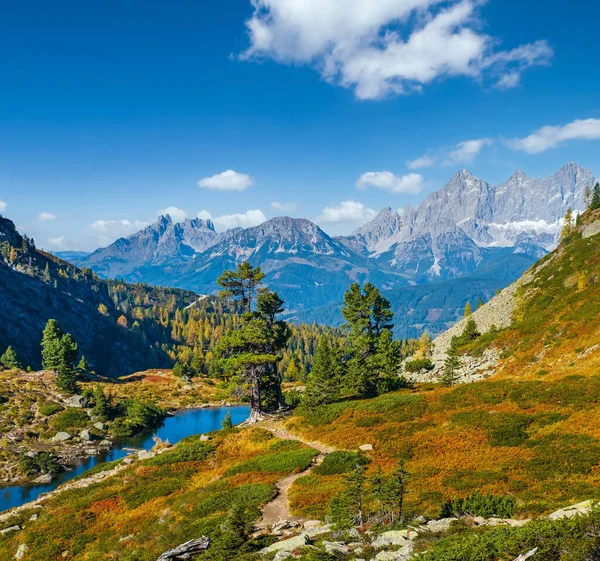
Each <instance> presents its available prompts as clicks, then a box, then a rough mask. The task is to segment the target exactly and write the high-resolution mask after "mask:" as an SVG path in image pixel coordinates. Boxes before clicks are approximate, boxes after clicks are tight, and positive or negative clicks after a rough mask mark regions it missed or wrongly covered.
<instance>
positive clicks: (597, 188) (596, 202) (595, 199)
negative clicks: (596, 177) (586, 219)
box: [590, 183, 600, 210]
mask: <svg viewBox="0 0 600 561" xmlns="http://www.w3.org/2000/svg"><path fill="white" fill-rule="evenodd" d="M599 208H600V183H596V185H594V189H593V190H592V198H591V200H590V210H597V209H599Z"/></svg>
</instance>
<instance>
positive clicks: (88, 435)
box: [79, 429, 92, 442]
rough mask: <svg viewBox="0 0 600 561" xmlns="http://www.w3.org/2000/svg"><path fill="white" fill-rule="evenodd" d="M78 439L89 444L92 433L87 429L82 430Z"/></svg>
mask: <svg viewBox="0 0 600 561" xmlns="http://www.w3.org/2000/svg"><path fill="white" fill-rule="evenodd" d="M79 438H81V440H85V441H87V442H89V441H90V440H92V433H91V432H90V431H89V430H88V429H83V430H82V431H81V432H80V433H79Z"/></svg>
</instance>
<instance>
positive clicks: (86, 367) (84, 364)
mask: <svg viewBox="0 0 600 561" xmlns="http://www.w3.org/2000/svg"><path fill="white" fill-rule="evenodd" d="M77 368H78V369H79V370H82V371H83V372H87V371H88V370H89V368H90V365H89V364H88V361H87V360H86V358H85V356H84V355H81V358H80V359H79V363H78V364H77Z"/></svg>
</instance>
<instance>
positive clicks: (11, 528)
mask: <svg viewBox="0 0 600 561" xmlns="http://www.w3.org/2000/svg"><path fill="white" fill-rule="evenodd" d="M20 529H21V526H19V525H14V526H9V527H8V528H4V530H0V534H1V535H3V536H6V535H7V534H12V533H13V532H18V531H19V530H20Z"/></svg>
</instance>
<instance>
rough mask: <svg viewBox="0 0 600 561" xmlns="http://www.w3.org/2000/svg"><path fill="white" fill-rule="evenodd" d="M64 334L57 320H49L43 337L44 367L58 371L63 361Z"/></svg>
mask: <svg viewBox="0 0 600 561" xmlns="http://www.w3.org/2000/svg"><path fill="white" fill-rule="evenodd" d="M62 336H63V332H62V330H61V328H60V325H58V322H57V321H56V320H55V319H49V320H48V323H46V327H45V328H44V332H43V335H42V367H43V368H45V369H46V370H58V367H59V366H60V364H61V359H62V355H61V352H62V347H61V339H62Z"/></svg>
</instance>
